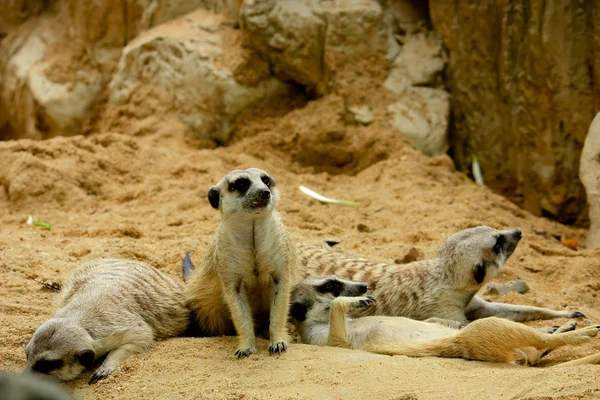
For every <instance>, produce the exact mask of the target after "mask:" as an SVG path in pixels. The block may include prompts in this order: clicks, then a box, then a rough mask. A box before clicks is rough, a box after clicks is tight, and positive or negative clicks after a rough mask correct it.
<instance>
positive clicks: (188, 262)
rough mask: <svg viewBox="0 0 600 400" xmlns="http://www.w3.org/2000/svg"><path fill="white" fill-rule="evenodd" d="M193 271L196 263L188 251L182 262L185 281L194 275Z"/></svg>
mask: <svg viewBox="0 0 600 400" xmlns="http://www.w3.org/2000/svg"><path fill="white" fill-rule="evenodd" d="M192 272H194V264H193V263H192V258H191V257H190V252H189V251H186V252H185V257H183V261H182V262H181V274H182V275H183V280H184V281H185V282H187V280H188V279H189V278H190V276H192Z"/></svg>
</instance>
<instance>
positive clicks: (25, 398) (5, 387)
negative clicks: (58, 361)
mask: <svg viewBox="0 0 600 400" xmlns="http://www.w3.org/2000/svg"><path fill="white" fill-rule="evenodd" d="M0 399H2V400H75V398H74V397H72V396H71V395H69V393H67V392H66V391H65V390H64V389H63V388H62V387H60V385H59V384H58V383H57V382H54V381H53V380H52V379H51V378H50V377H44V376H37V375H34V374H18V375H17V374H13V373H10V372H4V371H0Z"/></svg>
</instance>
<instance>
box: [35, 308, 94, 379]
mask: <svg viewBox="0 0 600 400" xmlns="http://www.w3.org/2000/svg"><path fill="white" fill-rule="evenodd" d="M92 341H93V339H92V338H91V336H90V335H89V334H88V333H87V331H86V330H85V329H83V328H82V327H81V326H79V325H78V324H76V323H74V322H72V321H69V320H67V319H64V318H52V319H50V320H48V321H46V322H45V323H43V324H42V325H41V326H40V327H39V328H38V329H37V330H36V331H35V333H34V334H33V337H32V338H31V340H30V341H29V344H27V347H26V349H25V352H26V356H27V362H26V365H25V370H26V371H33V372H38V373H42V374H48V375H52V376H54V377H56V378H58V379H61V380H63V381H68V380H71V379H74V378H76V377H77V376H78V375H79V374H81V373H82V372H83V371H84V370H85V369H86V368H89V367H91V366H92V364H93V363H94V359H95V358H96V355H95V353H94V350H93V349H92V346H91V343H92Z"/></svg>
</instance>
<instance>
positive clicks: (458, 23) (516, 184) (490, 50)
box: [429, 0, 600, 223]
mask: <svg viewBox="0 0 600 400" xmlns="http://www.w3.org/2000/svg"><path fill="white" fill-rule="evenodd" d="M429 4H430V14H431V20H432V22H433V26H434V28H435V29H436V30H438V31H439V32H440V33H441V34H442V36H443V38H444V43H445V45H446V48H447V49H448V53H449V63H448V67H447V69H446V78H447V79H446V81H447V82H446V83H447V85H448V89H449V90H450V93H452V113H453V116H452V121H453V122H452V123H453V125H452V126H451V128H450V130H451V131H452V133H453V140H452V146H453V149H452V154H453V156H454V160H455V162H456V164H457V167H458V168H459V169H462V170H468V169H469V168H470V166H471V162H472V156H473V155H476V156H477V158H478V160H479V163H480V165H481V169H482V172H483V178H484V181H485V184H486V185H488V186H490V187H491V188H492V189H494V190H496V191H498V192H501V193H503V194H504V195H506V196H507V197H509V198H510V199H512V200H514V201H516V202H517V203H518V204H519V205H521V206H523V207H524V208H525V209H527V210H529V211H531V212H533V213H534V214H537V215H546V216H548V217H552V218H555V219H557V220H559V221H561V222H564V223H570V222H574V221H576V220H577V219H578V218H580V217H582V215H581V214H582V212H583V210H584V207H585V193H584V188H583V186H582V184H581V182H580V181H579V179H578V172H579V159H580V155H581V149H582V146H583V142H584V140H585V133H586V131H587V128H588V126H589V123H590V122H591V120H592V118H593V117H594V115H595V113H596V112H597V104H599V101H600V97H599V95H600V86H598V84H597V79H595V77H597V76H600V34H599V33H600V24H597V23H596V21H598V18H599V17H600V6H599V5H598V2H594V1H571V0H531V1H523V0H502V1H501V0H492V1H482V2H471V3H469V5H467V4H466V2H464V1H459V0H448V1H431V2H429Z"/></svg>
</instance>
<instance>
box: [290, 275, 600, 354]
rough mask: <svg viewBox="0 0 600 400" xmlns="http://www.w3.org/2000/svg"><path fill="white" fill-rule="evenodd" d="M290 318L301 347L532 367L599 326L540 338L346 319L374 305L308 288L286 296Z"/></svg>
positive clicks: (489, 327)
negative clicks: (345, 349)
mask: <svg viewBox="0 0 600 400" xmlns="http://www.w3.org/2000/svg"><path fill="white" fill-rule="evenodd" d="M291 301H292V305H291V307H290V312H291V317H292V321H293V323H294V325H295V326H296V329H297V330H298V332H299V334H300V336H301V338H302V342H303V343H306V344H312V345H318V346H334V347H344V348H350V349H361V350H365V351H369V352H372V353H378V354H387V355H404V356H409V357H427V356H435V357H447V358H464V359H469V360H479V361H490V362H501V363H518V364H524V363H528V364H532V365H533V364H535V363H536V362H537V361H538V360H539V358H540V357H541V356H543V355H544V354H545V353H546V351H547V350H551V349H555V348H558V347H561V346H565V345H580V344H583V343H585V342H587V341H589V340H590V339H591V338H592V337H595V336H596V335H597V334H598V331H600V326H590V327H586V328H582V329H578V330H574V331H571V328H570V327H565V328H563V329H558V330H557V333H554V334H550V333H542V332H540V331H539V330H537V329H534V328H531V327H529V326H527V325H523V324H520V323H517V322H513V321H509V320H507V319H503V318H497V317H489V318H482V319H479V320H477V321H474V322H472V323H470V324H469V325H467V326H466V327H464V328H462V329H456V328H450V327H448V326H446V325H440V324H438V323H432V322H425V321H417V320H414V319H409V318H404V317H386V316H370V317H360V318H356V319H352V318H348V317H347V315H346V314H347V313H348V312H349V311H351V310H352V309H362V308H366V307H370V306H374V305H375V304H376V300H375V299H374V298H373V297H370V296H367V297H364V296H357V297H346V296H340V297H335V295H334V294H332V293H331V292H327V291H323V290H319V289H318V288H317V287H315V286H314V284H312V283H311V282H306V281H305V282H303V283H300V284H298V285H296V286H295V287H294V289H293V291H292V298H291Z"/></svg>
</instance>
